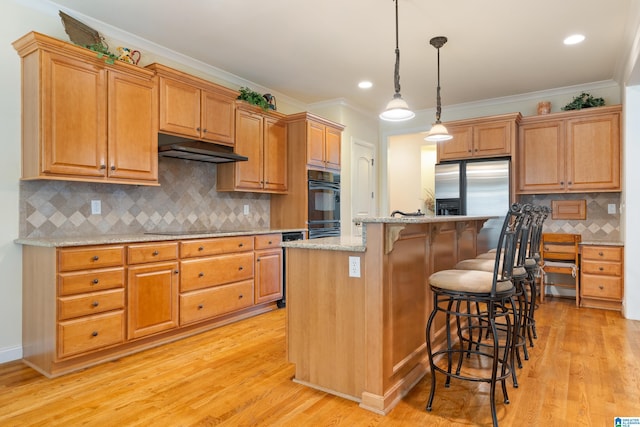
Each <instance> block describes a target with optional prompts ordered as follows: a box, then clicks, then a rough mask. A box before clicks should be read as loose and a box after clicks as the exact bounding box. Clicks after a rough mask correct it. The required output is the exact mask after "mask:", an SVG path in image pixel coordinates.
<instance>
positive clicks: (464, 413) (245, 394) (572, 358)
mask: <svg viewBox="0 0 640 427" xmlns="http://www.w3.org/2000/svg"><path fill="white" fill-rule="evenodd" d="M536 316H537V319H538V337H539V338H538V339H537V340H536V342H535V347H534V348H533V349H530V360H528V361H526V362H525V363H524V367H523V368H522V369H521V370H519V371H518V379H519V382H520V387H519V388H518V389H514V388H512V387H510V388H509V394H510V398H511V403H510V404H509V405H505V404H504V403H502V397H501V393H500V392H498V393H497V396H498V418H499V422H500V425H501V426H545V427H546V426H598V427H600V426H613V419H614V417H615V416H640V322H638V321H629V320H625V319H623V318H622V316H621V315H620V313H616V312H612V311H603V310H595V309H584V308H582V309H577V308H576V307H575V306H574V304H573V301H571V300H559V299H552V300H550V301H548V302H546V303H545V304H544V305H542V306H541V308H540V309H539V310H538V311H537V313H536ZM284 324H285V310H278V311H275V312H270V313H266V314H264V315H261V316H258V317H254V318H251V319H248V320H245V321H242V322H239V323H237V324H234V325H230V326H225V327H223V328H220V329H217V330H213V331H210V332H207V333H203V334H200V335H198V336H195V337H191V338H187V339H185V340H182V341H179V342H175V343H172V344H168V345H164V346H162V347H158V348H155V349H151V350H148V351H145V352H143V353H139V354H136V355H133V356H128V357H124V358H122V359H120V360H117V361H114V362H111V363H106V364H103V365H100V366H97V367H94V368H90V369H87V370H85V371H82V372H78V373H73V374H69V375H66V376H63V377H61V378H56V379H47V378H45V377H43V376H41V375H40V374H38V373H36V372H35V371H33V370H32V369H30V368H28V367H26V366H25V365H23V364H22V363H21V362H18V361H16V362H10V363H5V364H3V365H0V426H36V425H37V426H43V425H46V426H55V425H63V426H76V425H90V426H119V427H123V426H213V425H225V426H253V425H260V426H271V425H274V426H410V425H425V426H472V425H489V424H490V422H491V417H490V414H489V407H488V405H487V399H488V391H487V389H486V387H485V385H478V384H474V383H469V382H461V381H455V380H454V381H453V383H452V386H451V388H449V389H445V388H444V386H442V383H440V384H438V389H437V392H436V397H435V401H434V406H433V412H431V413H428V412H426V411H425V409H424V408H425V404H426V401H427V397H428V392H429V384H430V378H429V376H427V377H425V378H424V379H423V380H422V381H420V382H419V383H418V384H417V385H416V386H415V387H414V388H413V390H412V391H411V392H410V393H409V395H408V396H406V397H405V398H404V399H403V400H402V401H401V402H400V403H399V404H398V406H396V407H395V408H394V409H393V410H392V411H391V413H389V414H388V415H387V416H381V415H376V414H373V413H371V412H368V411H365V410H363V409H361V408H359V407H358V404H357V403H355V402H351V401H348V400H344V399H341V398H339V397H335V396H332V395H328V394H326V393H323V392H320V391H316V390H312V389H309V388H306V387H304V386H301V385H298V384H295V383H293V382H292V381H291V377H292V376H293V372H294V370H293V365H290V364H288V363H287V362H286V354H285V353H286V337H285V326H284ZM440 378H441V377H440Z"/></svg>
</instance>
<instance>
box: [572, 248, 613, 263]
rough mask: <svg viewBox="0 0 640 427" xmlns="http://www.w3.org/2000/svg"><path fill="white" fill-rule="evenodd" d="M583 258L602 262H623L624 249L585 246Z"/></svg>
mask: <svg viewBox="0 0 640 427" xmlns="http://www.w3.org/2000/svg"><path fill="white" fill-rule="evenodd" d="M582 258H583V259H592V260H602V261H617V262H620V261H622V248H620V247H604V246H583V247H582Z"/></svg>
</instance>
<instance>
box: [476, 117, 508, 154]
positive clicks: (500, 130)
mask: <svg viewBox="0 0 640 427" xmlns="http://www.w3.org/2000/svg"><path fill="white" fill-rule="evenodd" d="M512 137H513V136H512V135H511V122H494V123H486V124H479V125H475V126H474V127H473V155H474V157H475V156H480V157H492V156H504V155H509V154H510V153H511V139H512Z"/></svg>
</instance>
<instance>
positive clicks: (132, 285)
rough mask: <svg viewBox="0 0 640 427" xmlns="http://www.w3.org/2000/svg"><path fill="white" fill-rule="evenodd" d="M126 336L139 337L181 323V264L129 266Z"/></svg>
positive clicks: (171, 327) (130, 337)
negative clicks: (179, 285)
mask: <svg viewBox="0 0 640 427" xmlns="http://www.w3.org/2000/svg"><path fill="white" fill-rule="evenodd" d="M128 279H129V281H128V289H127V296H128V305H127V331H128V334H127V337H128V338H129V339H133V338H140V337H144V336H147V335H151V334H155V333H157V332H162V331H166V330H169V329H173V328H175V327H177V326H178V283H179V277H178V263H177V262H167V263H156V264H142V265H137V266H133V267H129V274H128Z"/></svg>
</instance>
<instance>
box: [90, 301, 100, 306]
mask: <svg viewBox="0 0 640 427" xmlns="http://www.w3.org/2000/svg"><path fill="white" fill-rule="evenodd" d="M91 305H92V306H94V307H97V306H98V305H100V304H99V303H98V301H94V302H93V303H92V304H91Z"/></svg>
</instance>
